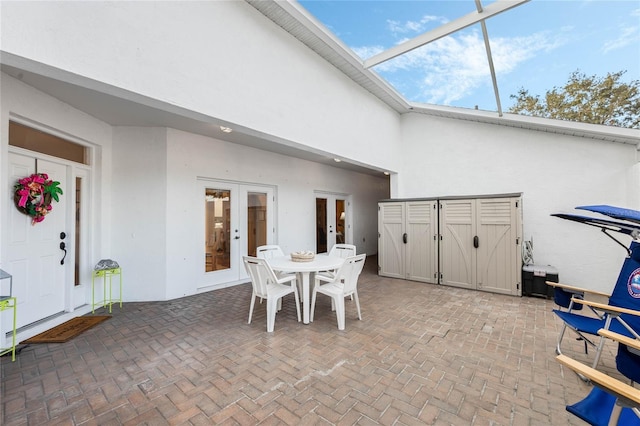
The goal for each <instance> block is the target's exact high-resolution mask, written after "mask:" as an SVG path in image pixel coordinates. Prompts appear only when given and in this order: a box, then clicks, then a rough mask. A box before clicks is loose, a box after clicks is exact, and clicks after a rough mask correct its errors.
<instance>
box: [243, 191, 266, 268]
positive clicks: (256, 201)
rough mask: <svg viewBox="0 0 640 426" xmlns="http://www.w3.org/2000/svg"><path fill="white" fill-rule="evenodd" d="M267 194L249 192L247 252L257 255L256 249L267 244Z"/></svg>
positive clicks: (250, 254)
mask: <svg viewBox="0 0 640 426" xmlns="http://www.w3.org/2000/svg"><path fill="white" fill-rule="evenodd" d="M267 200H268V198H267V194H266V193H264V192H248V193H247V254H248V255H249V256H255V255H256V249H257V248H258V247H260V246H263V245H265V244H267Z"/></svg>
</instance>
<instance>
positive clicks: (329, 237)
mask: <svg viewBox="0 0 640 426" xmlns="http://www.w3.org/2000/svg"><path fill="white" fill-rule="evenodd" d="M347 198H348V196H344V195H334V194H326V195H325V194H322V195H320V194H318V195H316V253H326V252H328V251H330V250H331V247H333V246H334V245H335V244H336V243H348V242H349V237H348V232H347V231H348V229H349V223H350V222H349V221H348V216H347Z"/></svg>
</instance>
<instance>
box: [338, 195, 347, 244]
mask: <svg viewBox="0 0 640 426" xmlns="http://www.w3.org/2000/svg"><path fill="white" fill-rule="evenodd" d="M345 216H346V213H345V211H344V200H336V226H335V230H336V243H337V244H344V243H345V237H344V236H345V227H344V224H345V222H346V217H345Z"/></svg>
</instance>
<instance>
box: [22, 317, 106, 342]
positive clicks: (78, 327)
mask: <svg viewBox="0 0 640 426" xmlns="http://www.w3.org/2000/svg"><path fill="white" fill-rule="evenodd" d="M109 318H111V317H110V316H109V315H93V316H85V317H75V318H73V319H71V320H69V321H67V322H65V323H62V324H60V325H59V326H57V327H54V328H52V329H51V330H47V331H45V332H44V333H40V334H38V335H35V336H33V337H32V338H30V339H27V340H24V341H22V342H21V343H64V342H66V341H68V340H71V339H73V338H74V337H76V336H78V335H79V334H81V333H82V332H83V331H87V330H88V329H90V328H91V327H93V326H95V325H98V324H100V323H101V322H102V321H105V320H108V319H109Z"/></svg>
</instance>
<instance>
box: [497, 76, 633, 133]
mask: <svg viewBox="0 0 640 426" xmlns="http://www.w3.org/2000/svg"><path fill="white" fill-rule="evenodd" d="M625 72H626V71H619V72H616V73H613V74H612V73H608V74H607V76H606V77H597V76H595V75H594V76H591V77H588V76H587V75H585V74H584V73H581V72H580V71H579V70H578V71H574V72H573V73H572V74H571V76H570V77H569V81H568V82H567V84H565V86H564V87H561V88H557V87H554V88H553V90H550V91H547V93H546V95H545V96H544V99H540V96H538V95H536V96H532V95H530V94H529V91H528V90H526V89H524V88H521V89H520V90H519V91H518V94H517V95H511V96H510V98H511V99H515V100H516V104H515V105H514V106H512V107H511V108H509V112H512V113H515V114H522V115H529V116H533V117H545V118H555V119H559V120H568V121H578V122H581V123H593V124H605V125H607V126H617V127H628V128H634V129H638V128H640V80H633V81H631V82H630V83H623V82H621V81H620V78H621V77H622V75H623V74H624V73H625Z"/></svg>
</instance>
